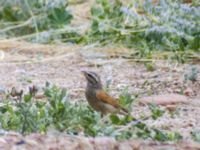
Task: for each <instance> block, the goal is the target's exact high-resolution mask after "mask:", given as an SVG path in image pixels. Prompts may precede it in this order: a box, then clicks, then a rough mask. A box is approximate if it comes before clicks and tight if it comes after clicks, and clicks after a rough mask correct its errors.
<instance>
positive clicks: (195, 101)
mask: <svg viewBox="0 0 200 150" xmlns="http://www.w3.org/2000/svg"><path fill="white" fill-rule="evenodd" d="M0 49H1V58H2V59H1V61H0V65H1V70H0V78H1V80H0V87H1V89H3V90H4V91H8V90H10V89H11V88H12V87H14V86H15V87H17V88H18V89H24V90H26V89H27V88H28V86H31V85H36V86H38V87H43V86H44V84H45V82H46V81H49V82H51V83H53V84H56V85H58V86H60V87H64V88H66V89H68V92H69V96H70V97H71V99H72V100H74V101H78V100H83V101H85V97H84V88H85V86H86V81H85V79H84V77H83V75H82V74H81V71H82V70H90V71H95V72H97V73H98V74H100V76H101V79H102V82H103V84H104V86H106V85H107V86H108V87H109V93H110V94H111V95H113V96H115V97H118V96H119V95H120V93H121V92H122V90H123V89H124V88H126V87H128V89H129V92H130V93H131V94H133V95H139V97H138V98H137V100H138V101H140V99H141V98H142V97H146V96H149V95H165V96H166V95H167V94H169V95H170V94H171V93H175V94H180V93H182V95H185V96H186V97H187V101H188V102H187V103H184V104H176V105H174V106H175V109H174V112H175V113H174V116H173V117H171V115H170V113H168V110H167V108H166V106H162V107H163V108H164V109H166V110H167V111H166V113H165V114H164V115H163V116H162V117H160V118H159V119H157V120H153V119H152V118H151V117H149V119H147V120H146V123H147V124H148V125H149V126H154V127H156V128H159V129H164V130H168V131H176V132H180V133H181V134H182V135H183V136H184V139H183V141H186V143H187V142H188V141H190V142H191V141H192V138H191V132H192V131H196V130H200V109H199V108H200V92H199V91H198V90H199V89H200V82H199V81H200V75H199V74H198V77H197V81H196V82H194V83H193V82H191V81H185V77H184V74H186V73H188V71H189V70H190V69H191V64H177V63H173V62H169V61H165V60H162V61H156V62H154V63H153V64H154V68H155V69H154V71H148V70H147V68H146V67H145V65H144V63H142V62H140V63H138V62H135V61H131V60H127V59H124V58H122V57H120V56H121V54H122V53H125V52H127V51H128V50H126V49H120V48H111V47H110V48H108V47H107V48H95V47H94V46H91V47H90V46H71V45H59V46H56V45H53V46H51V45H39V44H30V43H26V42H16V41H10V40H6V41H1V42H0ZM195 66H196V68H197V69H198V70H200V65H199V64H196V65H195ZM108 83H109V84H108ZM1 95H3V94H1ZM169 111H170V110H169ZM132 114H133V115H134V116H135V117H136V118H139V117H141V116H146V117H148V116H149V114H151V113H150V112H149V108H148V107H147V106H146V105H139V103H137V102H135V103H134V106H133V112H132ZM9 134H10V133H9V132H8V135H9ZM33 135H34V134H33ZM6 136H7V135H4V136H2V137H1V139H2V140H5V138H6ZM30 136H31V135H30ZM37 136H39V135H37ZM40 136H41V137H40V138H41V139H43V140H45V139H46V137H44V135H40ZM45 136H50V135H48V134H47V135H45ZM17 137H18V138H19V139H20V137H21V136H20V135H17ZM58 137H59V138H61V139H62V136H61V137H60V136H58ZM23 138H24V139H25V140H26V139H27V137H23ZM29 138H30V137H29ZM49 138H50V137H49ZM51 138H52V137H51ZM51 138H50V139H51ZM11 139H12V138H11ZM84 139H85V138H84ZM32 140H33V141H34V142H37V141H35V139H32ZM51 140H52V139H51ZM53 140H55V139H53ZM85 140H86V141H87V140H88V139H87V138H86V139H85ZM94 140H95V139H94ZM83 141H84V140H83ZM45 142H46V141H45ZM124 142H125V141H124ZM127 142H130V141H127ZM135 142H136V143H138V145H141V144H142V143H143V142H146V141H135ZM152 142H153V141H150V142H149V143H148V142H146V146H147V147H148V145H149V147H155V148H156V146H155V145H154V144H156V142H153V143H154V144H153V145H154V146H152ZM3 143H5V144H8V142H7V141H6V142H3ZM83 143H84V142H83ZM86 143H87V142H86ZM131 143H132V142H131ZM183 143H184V142H183ZM39 144H40V143H39ZM43 144H44V143H41V145H43ZM115 144H116V143H114V145H115ZM165 144H166V143H165ZM165 144H164V145H162V144H161V145H160V144H159V145H160V146H164V147H165V146H166V145H165ZM2 145H3V144H2ZM11 145H12V144H11ZM11 145H10V146H11ZM19 145H20V144H19ZM97 145H98V144H97ZM136 145H137V144H136ZM156 145H157V144H156ZM183 145H184V146H185V145H187V144H185V143H184V144H183ZM194 145H195V146H197V145H196V144H194ZM13 146H16V143H15V142H14V143H13ZM129 146H130V145H129ZM168 146H171V147H177V144H174V145H170V144H167V146H166V147H168ZM179 146H180V145H178V147H179ZM80 149H81V148H80ZM181 149H183V148H182V147H181ZM191 149H192V148H191Z"/></svg>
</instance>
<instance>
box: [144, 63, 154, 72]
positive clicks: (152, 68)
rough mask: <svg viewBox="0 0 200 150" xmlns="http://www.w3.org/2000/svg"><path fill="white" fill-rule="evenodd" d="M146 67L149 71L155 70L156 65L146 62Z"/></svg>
mask: <svg viewBox="0 0 200 150" xmlns="http://www.w3.org/2000/svg"><path fill="white" fill-rule="evenodd" d="M145 67H146V69H147V71H154V70H155V65H154V64H153V63H145Z"/></svg>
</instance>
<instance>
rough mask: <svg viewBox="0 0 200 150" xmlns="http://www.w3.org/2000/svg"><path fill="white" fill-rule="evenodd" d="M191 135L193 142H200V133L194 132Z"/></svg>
mask: <svg viewBox="0 0 200 150" xmlns="http://www.w3.org/2000/svg"><path fill="white" fill-rule="evenodd" d="M191 135H192V138H193V140H195V141H197V142H200V131H193V132H192V133H191Z"/></svg>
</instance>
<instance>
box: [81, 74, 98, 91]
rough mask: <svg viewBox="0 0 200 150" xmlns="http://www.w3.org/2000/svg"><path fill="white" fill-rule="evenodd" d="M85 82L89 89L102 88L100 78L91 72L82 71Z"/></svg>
mask: <svg viewBox="0 0 200 150" xmlns="http://www.w3.org/2000/svg"><path fill="white" fill-rule="evenodd" d="M82 73H83V75H84V76H85V78H86V80H87V86H89V87H91V88H102V84H101V79H100V76H99V75H98V74H97V73H95V72H92V71H82Z"/></svg>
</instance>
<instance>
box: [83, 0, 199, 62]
mask: <svg viewBox="0 0 200 150" xmlns="http://www.w3.org/2000/svg"><path fill="white" fill-rule="evenodd" d="M96 3H97V4H96V5H94V7H92V9H91V14H92V24H91V29H90V31H89V32H88V36H87V38H86V39H87V42H88V43H93V42H96V41H98V42H100V43H101V44H102V45H105V44H110V43H113V44H122V45H124V46H126V47H129V48H134V50H137V51H138V53H135V57H148V58H149V57H150V58H151V57H152V51H155V50H159V51H170V52H183V53H184V52H189V51H190V50H192V51H194V52H199V51H200V44H199V43H200V36H199V33H200V28H199V26H198V24H199V19H197V18H200V15H199V13H198V12H199V11H200V8H199V7H198V5H193V6H189V5H185V4H182V3H181V2H179V1H172V0H167V1H166V0H159V1H158V4H156V5H154V4H153V3H152V2H151V1H144V2H143V3H141V2H140V1H138V0H134V1H132V2H131V3H128V4H127V3H122V2H121V1H119V0H115V1H113V2H112V3H111V2H110V1H109V0H97V1H96ZM163 16H165V17H163ZM176 57H178V55H176ZM176 57H174V58H176ZM178 61H181V62H184V61H185V59H182V58H180V57H178Z"/></svg>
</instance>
